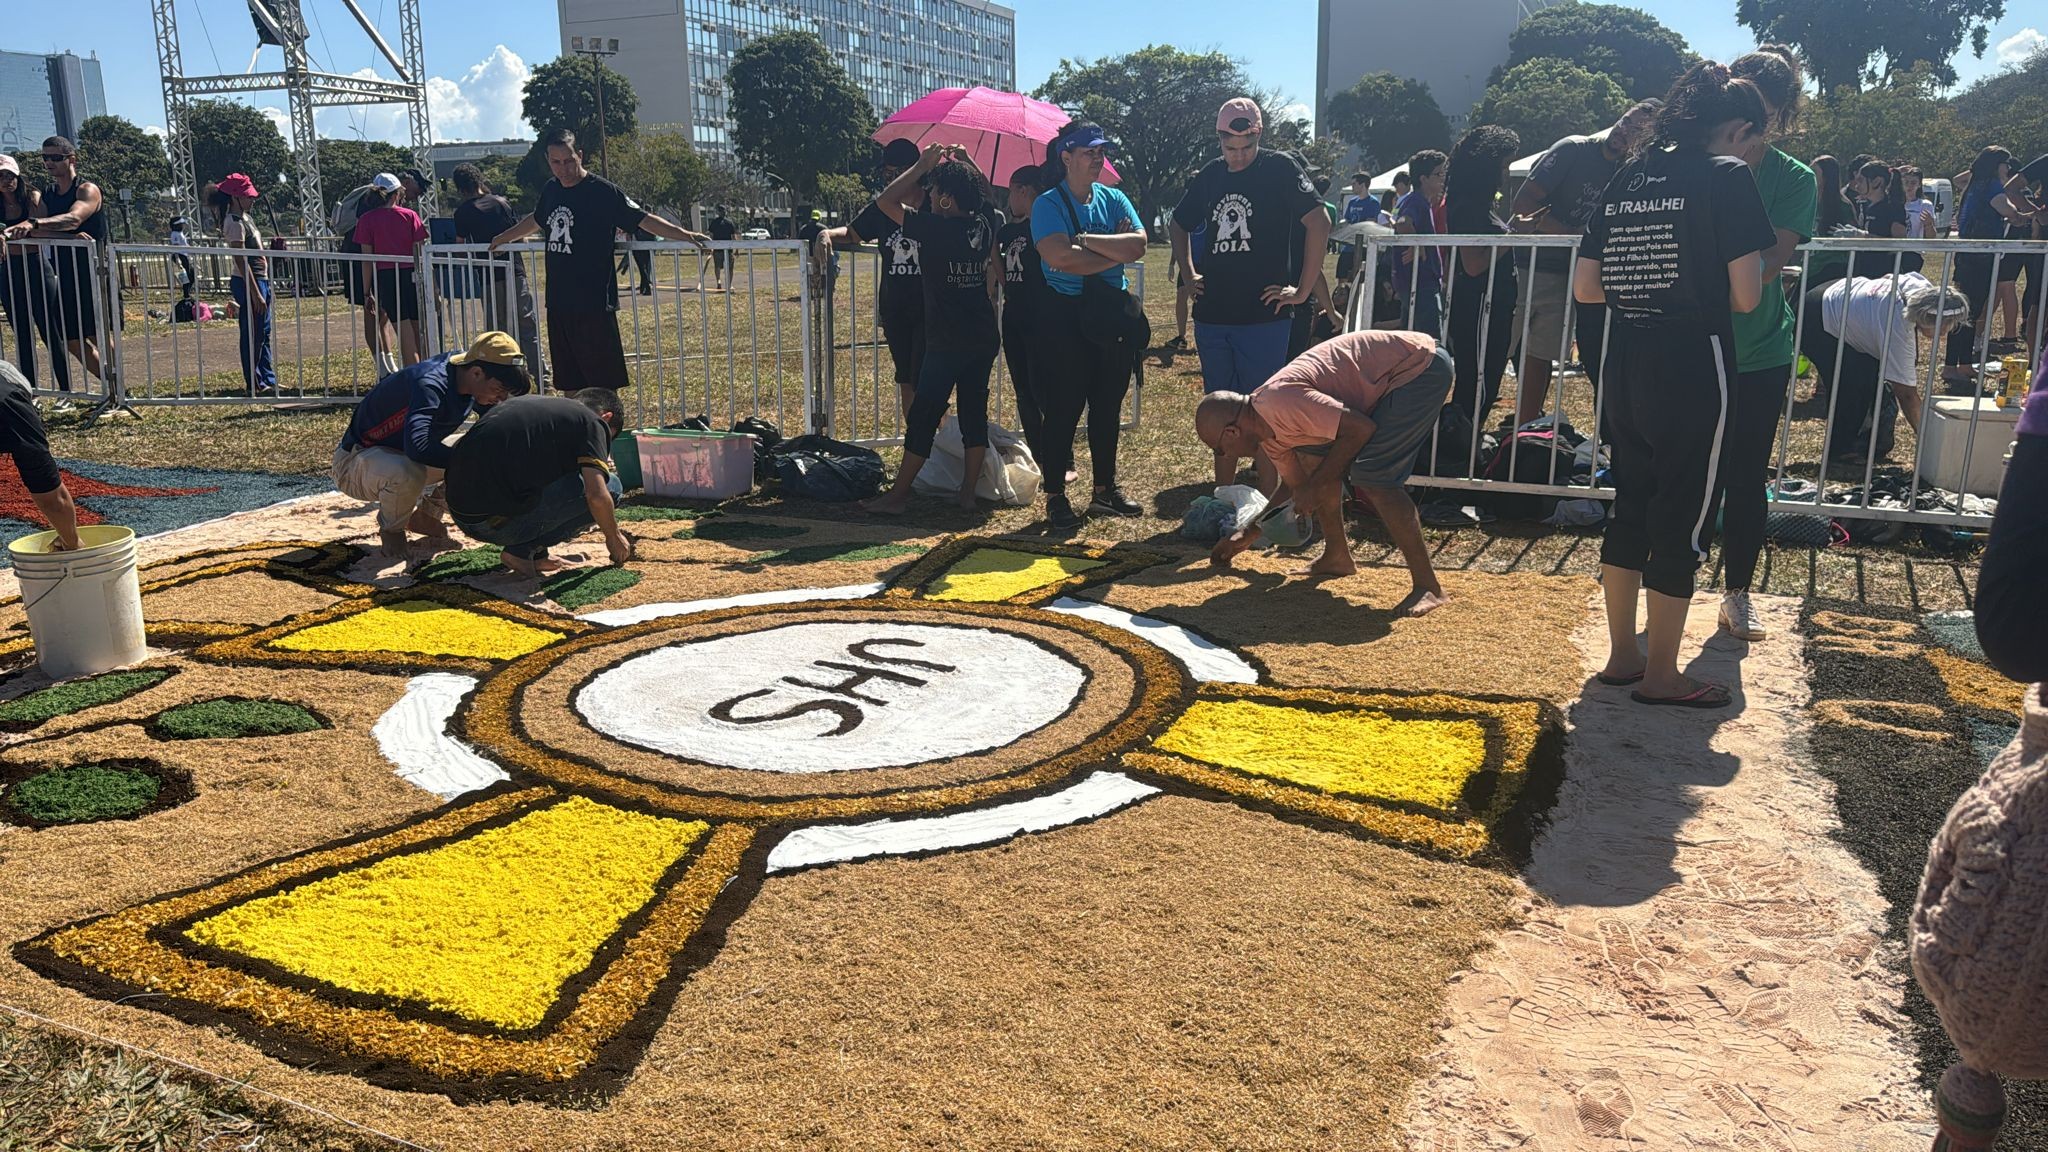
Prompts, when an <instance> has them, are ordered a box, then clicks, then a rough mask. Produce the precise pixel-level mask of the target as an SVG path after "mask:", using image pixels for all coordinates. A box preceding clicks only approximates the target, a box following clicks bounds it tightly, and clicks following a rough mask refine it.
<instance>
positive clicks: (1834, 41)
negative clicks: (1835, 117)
mask: <svg viewBox="0 0 2048 1152" xmlns="http://www.w3.org/2000/svg"><path fill="white" fill-rule="evenodd" d="M2004 15H2005V0H1858V2H1857V3H1856V4H1855V5H1853V6H1851V7H1849V8H1848V9H1847V10H1845V8H1844V6H1843V5H1842V3H1841V0H1736V4H1735V18H1736V19H1737V20H1739V21H1741V22H1742V24H1743V26H1744V27H1746V28H1748V29H1750V30H1751V31H1753V32H1755V33H1756V35H1757V39H1758V40H1760V41H1763V40H1779V41H1783V42H1785V43H1787V44H1791V45H1793V46H1794V47H1796V48H1798V49H1799V54H1800V56H1801V57H1803V58H1804V59H1805V61H1806V66H1807V70H1808V71H1809V72H1811V73H1812V74H1813V78H1814V81H1815V82H1816V83H1817V84H1818V85H1819V86H1820V90H1821V91H1822V92H1834V91H1836V90H1838V89H1842V88H1862V87H1864V86H1865V85H1866V84H1870V83H1874V82H1875V81H1877V80H1878V79H1880V76H1879V74H1878V73H1877V71H1876V69H1874V68H1873V67H1872V66H1871V61H1872V59H1873V58H1880V57H1881V58H1882V59H1883V60H1884V65H1885V73H1884V75H1886V76H1891V75H1897V74H1901V73H1905V72H1910V71H1912V70H1913V69H1914V68H1915V67H1916V66H1918V65H1922V64H1925V65H1927V66H1928V68H1929V71H1930V74H1931V75H1932V76H1933V77H1934V80H1935V82H1936V83H1938V84H1940V85H1941V86H1942V87H1944V88H1946V87H1948V86H1950V85H1952V84H1954V83H1955V82H1956V70H1955V67H1954V66H1953V65H1952V64H1951V63H1950V61H1952V60H1953V59H1954V58H1955V54H1956V53H1957V52H1958V51H1959V50H1961V48H1962V46H1963V42H1964V41H1965V40H1967V41H1969V43H1970V50H1971V53H1972V54H1973V55H1976V56H1978V57H1982V56H1983V55H1984V46H1985V44H1986V42H1987V41H1988V40H1989V38H1990V30H1991V25H1993V24H1995V23H1997V22H1998V21H1999V20H2000V19H2002V18H2003V17H2004Z"/></svg>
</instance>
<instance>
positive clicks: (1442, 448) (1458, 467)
mask: <svg viewBox="0 0 2048 1152" xmlns="http://www.w3.org/2000/svg"><path fill="white" fill-rule="evenodd" d="M1473 433H1474V429H1473V427H1472V414H1471V413H1469V412H1467V411H1465V410H1464V409H1463V408H1459V407H1456V406H1455V405H1450V404H1446V405H1444V409H1443V411H1442V412H1441V413H1439V414H1438V415H1437V419H1436V435H1435V437H1434V442H1433V443H1432V439H1431V438H1430V437H1427V436H1425V437H1423V440H1422V446H1421V447H1419V448H1417V449H1416V450H1415V471H1416V472H1418V473H1420V474H1421V475H1424V476H1445V477H1450V476H1460V477H1462V476H1470V475H1472V473H1473V467H1472V440H1473ZM1478 439H1479V468H1478V472H1479V474H1480V475H1482V476H1483V475H1485V474H1486V470H1487V468H1488V467H1489V466H1491V465H1492V463H1493V455H1494V453H1495V452H1496V451H1498V450H1499V448H1500V442H1499V441H1498V440H1497V439H1495V437H1494V435H1493V433H1491V432H1480V433H1479V434H1478Z"/></svg>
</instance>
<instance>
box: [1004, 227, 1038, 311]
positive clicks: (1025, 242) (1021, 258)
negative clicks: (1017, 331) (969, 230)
mask: <svg viewBox="0 0 2048 1152" xmlns="http://www.w3.org/2000/svg"><path fill="white" fill-rule="evenodd" d="M996 252H997V253H998V254H1000V255H1001V256H1002V258H1003V323H1004V325H1005V326H1009V325H1016V324H1021V323H1023V322H1024V321H1026V320H1029V319H1030V318H1031V314H1032V305H1034V304H1036V303H1037V302H1038V294H1039V293H1041V292H1043V291H1045V268H1044V267H1043V266H1042V265H1041V264H1040V263H1039V257H1038V246H1037V245H1036V244H1033V243H1032V242H1031V219H1030V217H1028V216H1027V217H1025V218H1024V219H1022V220H1014V221H1012V222H1010V223H1008V224H1005V225H1003V227H1002V229H1001V230H1000V231H998V232H997V233H996Z"/></svg>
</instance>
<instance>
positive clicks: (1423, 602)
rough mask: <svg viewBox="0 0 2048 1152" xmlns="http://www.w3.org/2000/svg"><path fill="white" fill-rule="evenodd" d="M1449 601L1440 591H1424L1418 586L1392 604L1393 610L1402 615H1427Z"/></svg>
mask: <svg viewBox="0 0 2048 1152" xmlns="http://www.w3.org/2000/svg"><path fill="white" fill-rule="evenodd" d="M1450 602H1451V598H1450V597H1449V596H1447V595H1445V594H1444V593H1442V592H1425V591H1423V590H1422V589H1420V588H1417V589H1416V590H1415V591H1413V592H1410V593H1409V594H1408V598H1407V599H1405V600H1403V601H1401V602H1400V603H1399V604H1396V605H1394V611H1395V612H1397V613H1399V614H1400V615H1403V616H1427V615H1429V614H1430V613H1431V612H1434V611H1436V610H1437V609H1439V608H1441V607H1443V606H1444V605H1446V604H1448V603H1450Z"/></svg>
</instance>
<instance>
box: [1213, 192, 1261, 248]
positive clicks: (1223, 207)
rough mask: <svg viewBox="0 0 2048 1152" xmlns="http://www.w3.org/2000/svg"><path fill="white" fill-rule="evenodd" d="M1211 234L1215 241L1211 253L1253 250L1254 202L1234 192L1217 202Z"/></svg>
mask: <svg viewBox="0 0 2048 1152" xmlns="http://www.w3.org/2000/svg"><path fill="white" fill-rule="evenodd" d="M1210 221H1211V223H1210V228H1209V231H1210V234H1211V235H1213V236H1214V237H1215V240H1214V241H1213V242H1212V243H1211V244H1210V246H1209V251H1210V252H1212V253H1213V252H1249V251H1251V250H1252V202H1251V201H1250V200H1249V199H1247V198H1245V197H1244V196H1241V195H1239V194H1238V193H1236V192H1232V193H1231V194H1230V195H1228V196H1225V197H1224V198H1223V199H1221V200H1218V201H1217V202H1216V208H1215V211H1213V212H1211V213H1210Z"/></svg>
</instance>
